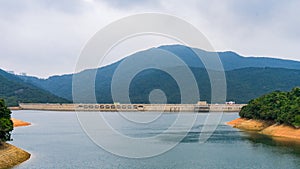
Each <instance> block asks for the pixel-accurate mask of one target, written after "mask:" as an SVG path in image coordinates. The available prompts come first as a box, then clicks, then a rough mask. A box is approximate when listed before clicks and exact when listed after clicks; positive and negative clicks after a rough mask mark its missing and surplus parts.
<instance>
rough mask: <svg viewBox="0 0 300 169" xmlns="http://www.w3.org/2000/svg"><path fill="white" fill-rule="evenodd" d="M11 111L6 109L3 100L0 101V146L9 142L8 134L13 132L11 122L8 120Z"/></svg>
mask: <svg viewBox="0 0 300 169" xmlns="http://www.w3.org/2000/svg"><path fill="white" fill-rule="evenodd" d="M10 114H11V111H10V110H9V109H8V108H7V107H6V105H5V102H4V100H3V99H0V144H1V142H5V141H9V140H11V138H10V136H11V134H10V132H11V131H12V130H13V122H12V121H11V119H10Z"/></svg>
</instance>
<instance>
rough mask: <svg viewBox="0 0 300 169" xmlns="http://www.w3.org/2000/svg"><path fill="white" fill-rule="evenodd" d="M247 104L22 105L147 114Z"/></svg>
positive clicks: (25, 106)
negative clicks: (141, 112) (143, 112)
mask: <svg viewBox="0 0 300 169" xmlns="http://www.w3.org/2000/svg"><path fill="white" fill-rule="evenodd" d="M244 105H245V104H207V103H206V102H203V101H201V102H198V103H197V104H119V103H115V104H50V103H49V104H47V103H46V104H45V103H20V104H19V107H20V109H22V110H53V111H103V112H107V111H112V112H115V111H122V112H123V111H124V112H125V111H128V112H135V111H145V112H209V111H210V112H239V111H240V110H241V108H242V107H243V106H244Z"/></svg>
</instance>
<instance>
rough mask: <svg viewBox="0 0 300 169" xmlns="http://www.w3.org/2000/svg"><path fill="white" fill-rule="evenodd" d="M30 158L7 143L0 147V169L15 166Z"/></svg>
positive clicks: (27, 154) (24, 152)
mask: <svg viewBox="0 0 300 169" xmlns="http://www.w3.org/2000/svg"><path fill="white" fill-rule="evenodd" d="M29 158H30V154H29V153H28V152H26V151H24V150H22V149H20V148H18V147H15V146H13V145H11V144H8V143H3V144H2V145H1V146H0V169H4V168H10V167H13V166H16V165H18V164H20V163H22V162H24V161H26V160H28V159H29Z"/></svg>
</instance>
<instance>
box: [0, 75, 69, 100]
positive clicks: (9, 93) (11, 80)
mask: <svg viewBox="0 0 300 169" xmlns="http://www.w3.org/2000/svg"><path fill="white" fill-rule="evenodd" d="M0 98H3V99H4V100H5V102H6V103H7V105H8V106H17V105H18V102H23V103H31V102H36V103H67V102H69V101H68V100H67V99H64V98H61V97H58V96H55V95H54V94H52V93H50V92H48V91H45V90H43V89H40V88H38V87H35V86H33V85H32V84H28V83H25V82H23V81H22V80H20V79H19V78H18V77H16V76H14V75H11V74H8V73H6V72H4V71H2V70H1V72H0Z"/></svg>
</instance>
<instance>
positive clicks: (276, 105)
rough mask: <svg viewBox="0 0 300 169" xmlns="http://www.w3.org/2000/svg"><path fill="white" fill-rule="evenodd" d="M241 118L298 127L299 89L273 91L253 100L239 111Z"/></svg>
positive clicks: (299, 117) (299, 118)
mask: <svg viewBox="0 0 300 169" xmlns="http://www.w3.org/2000/svg"><path fill="white" fill-rule="evenodd" d="M239 114H240V116H241V117H242V118H248V119H261V120H272V121H275V122H278V123H285V124H289V125H293V126H296V127H300V88H299V87H296V88H294V89H292V91H290V92H281V91H275V92H272V93H269V94H266V95H263V96H261V97H259V98H256V99H253V100H251V101H250V102H249V104H248V105H247V106H244V107H243V108H242V110H241V111H240V113H239Z"/></svg>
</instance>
